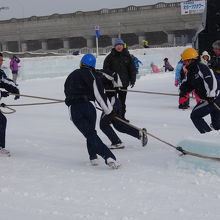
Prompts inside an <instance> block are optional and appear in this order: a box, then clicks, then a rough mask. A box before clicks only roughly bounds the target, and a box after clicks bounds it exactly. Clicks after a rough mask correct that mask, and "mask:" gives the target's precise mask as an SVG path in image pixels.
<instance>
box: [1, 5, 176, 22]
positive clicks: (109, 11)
mask: <svg viewBox="0 0 220 220" xmlns="http://www.w3.org/2000/svg"><path fill="white" fill-rule="evenodd" d="M175 7H180V2H175V3H163V2H160V3H157V4H155V5H145V6H135V5H130V6H128V7H126V8H115V9H107V8H103V9H100V10H98V11H88V12H83V11H76V12H74V13H68V14H52V15H48V16H32V17H29V18H19V19H16V18H11V19H10V20H7V21H0V23H8V22H12V23H14V22H29V21H40V20H48V19H57V18H71V17H76V16H81V15H83V16H85V15H86V16H90V15H102V14H114V13H126V12H132V11H143V10H152V9H160V8H175Z"/></svg>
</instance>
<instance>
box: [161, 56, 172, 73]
mask: <svg viewBox="0 0 220 220" xmlns="http://www.w3.org/2000/svg"><path fill="white" fill-rule="evenodd" d="M163 61H164V65H163V67H165V72H166V71H167V70H168V71H173V70H174V68H173V67H172V66H171V65H170V63H169V61H168V58H167V57H166V58H164V60H163Z"/></svg>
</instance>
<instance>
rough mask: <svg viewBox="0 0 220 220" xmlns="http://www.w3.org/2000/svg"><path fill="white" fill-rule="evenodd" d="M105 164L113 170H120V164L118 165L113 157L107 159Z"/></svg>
mask: <svg viewBox="0 0 220 220" xmlns="http://www.w3.org/2000/svg"><path fill="white" fill-rule="evenodd" d="M105 163H106V164H107V165H108V166H109V167H110V168H112V169H118V168H119V167H120V166H121V164H120V163H118V162H117V161H116V160H114V159H112V158H111V157H109V158H108V159H106V161H105Z"/></svg>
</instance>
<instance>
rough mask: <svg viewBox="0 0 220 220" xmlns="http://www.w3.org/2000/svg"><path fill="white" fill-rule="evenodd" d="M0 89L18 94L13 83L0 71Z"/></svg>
mask: <svg viewBox="0 0 220 220" xmlns="http://www.w3.org/2000/svg"><path fill="white" fill-rule="evenodd" d="M0 88H4V89H5V90H7V91H8V92H11V93H15V94H19V90H18V88H17V86H16V85H15V83H14V82H13V81H12V80H11V79H8V78H7V76H6V74H5V72H4V71H3V70H2V69H0ZM0 99H1V92H0Z"/></svg>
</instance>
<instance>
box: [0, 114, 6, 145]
mask: <svg viewBox="0 0 220 220" xmlns="http://www.w3.org/2000/svg"><path fill="white" fill-rule="evenodd" d="M6 125H7V119H6V117H5V116H4V115H3V114H2V113H1V112H0V147H3V148H5V131H6Z"/></svg>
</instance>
